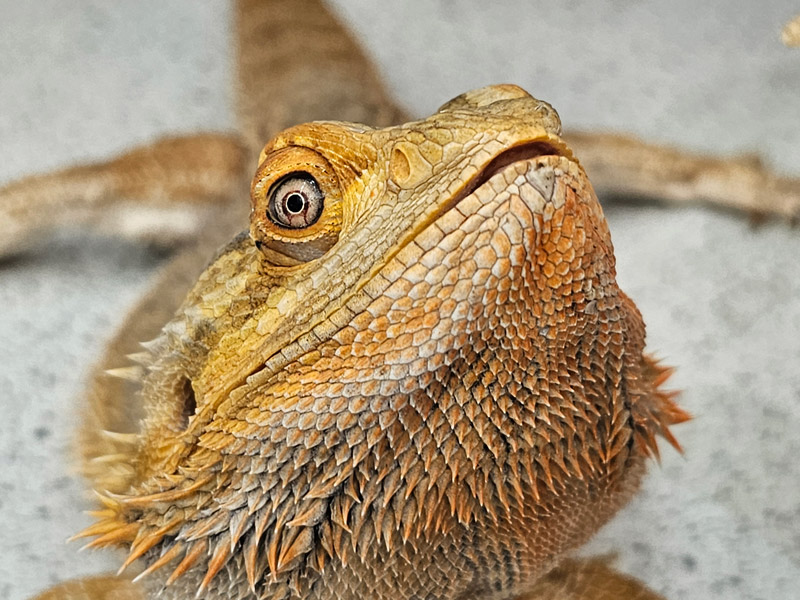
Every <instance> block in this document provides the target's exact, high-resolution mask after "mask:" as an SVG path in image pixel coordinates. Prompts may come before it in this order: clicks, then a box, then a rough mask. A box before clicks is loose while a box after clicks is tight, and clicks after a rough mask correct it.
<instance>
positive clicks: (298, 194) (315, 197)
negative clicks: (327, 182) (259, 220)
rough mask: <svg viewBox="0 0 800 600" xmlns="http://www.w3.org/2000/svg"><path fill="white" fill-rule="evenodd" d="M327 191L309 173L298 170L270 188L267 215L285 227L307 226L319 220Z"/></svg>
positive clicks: (298, 227) (301, 227) (297, 227)
mask: <svg viewBox="0 0 800 600" xmlns="http://www.w3.org/2000/svg"><path fill="white" fill-rule="evenodd" d="M324 205H325V195H324V194H323V193H322V191H321V190H320V188H319V183H318V182H317V180H316V179H314V178H313V177H312V176H311V175H310V174H308V173H305V172H303V171H297V172H294V173H290V174H289V175H286V176H285V177H284V178H283V179H280V180H278V182H277V183H275V185H273V186H272V188H271V189H270V192H269V205H268V208H267V217H268V218H269V219H270V220H271V221H272V222H273V223H275V224H276V225H278V226H280V227H285V228H286V229H304V228H306V227H309V226H311V225H313V224H314V223H316V222H317V220H319V218H320V215H321V214H322V210H323V208H324Z"/></svg>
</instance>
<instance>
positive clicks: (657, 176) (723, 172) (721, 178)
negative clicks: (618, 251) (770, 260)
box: [564, 132, 800, 221]
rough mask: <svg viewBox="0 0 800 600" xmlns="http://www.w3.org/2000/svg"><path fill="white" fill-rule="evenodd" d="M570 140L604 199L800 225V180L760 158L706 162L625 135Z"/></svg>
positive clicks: (572, 137) (570, 136)
mask: <svg viewBox="0 0 800 600" xmlns="http://www.w3.org/2000/svg"><path fill="white" fill-rule="evenodd" d="M564 137H565V139H566V140H567V143H568V144H569V145H570V147H572V149H573V150H575V153H576V154H577V156H580V160H581V164H582V165H583V166H584V168H585V169H586V172H587V174H588V175H589V178H590V179H591V181H592V185H593V186H594V188H595V189H596V190H597V192H598V194H599V195H601V197H602V195H603V194H608V195H612V196H624V197H644V198H649V199H655V200H663V201H666V202H670V203H675V204H697V203H705V204H708V205H710V206H715V207H718V208H723V209H732V210H737V211H743V212H745V213H749V214H751V215H754V216H775V217H779V218H782V219H788V220H790V221H796V220H798V219H800V178H791V177H781V176H779V175H777V174H776V173H774V172H773V171H771V170H769V169H768V168H766V167H765V166H764V165H763V164H762V163H761V161H760V160H759V159H758V158H757V157H730V158H719V157H710V156H700V155H697V154H692V153H690V152H686V151H681V150H678V149H675V148H669V147H666V146H659V145H656V144H648V143H646V142H643V141H641V140H638V139H636V138H633V137H627V136H622V135H612V134H602V133H578V132H570V133H568V134H565V136H564Z"/></svg>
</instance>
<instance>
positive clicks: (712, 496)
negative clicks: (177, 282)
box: [0, 0, 800, 600]
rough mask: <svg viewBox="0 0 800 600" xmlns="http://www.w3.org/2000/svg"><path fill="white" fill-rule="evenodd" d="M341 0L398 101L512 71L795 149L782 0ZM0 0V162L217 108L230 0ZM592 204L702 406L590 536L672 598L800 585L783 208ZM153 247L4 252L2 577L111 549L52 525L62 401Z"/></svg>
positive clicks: (571, 115)
mask: <svg viewBox="0 0 800 600" xmlns="http://www.w3.org/2000/svg"><path fill="white" fill-rule="evenodd" d="M336 4H337V6H338V7H339V9H340V12H341V14H342V15H344V16H345V17H346V18H348V19H349V20H350V21H352V24H353V26H354V27H355V29H356V30H357V31H358V34H359V36H360V37H361V38H362V39H363V41H364V43H365V44H366V45H367V46H368V48H369V51H370V52H371V53H372V54H373V55H374V56H375V57H376V59H377V61H378V62H379V64H380V67H381V69H382V71H383V72H384V73H385V75H386V77H387V79H388V81H389V84H390V86H391V88H392V90H393V91H394V92H395V93H396V94H397V96H398V97H399V98H402V99H403V100H404V102H405V103H406V104H407V106H408V107H409V109H410V110H412V111H413V112H415V113H417V114H424V113H427V112H429V111H431V110H433V109H434V108H435V107H436V106H438V105H439V104H441V103H442V102H444V101H445V100H447V99H448V98H450V97H452V96H454V95H456V94H458V93H460V92H462V91H464V90H466V89H470V88H475V87H479V86H481V85H485V84H487V83H491V82H501V81H508V82H514V83H518V84H520V85H523V86H524V87H526V88H527V89H528V90H529V91H531V92H532V93H533V94H534V95H537V96H539V97H541V98H543V99H546V100H548V101H550V102H552V103H553V104H554V105H555V106H556V107H557V108H558V110H559V112H560V113H561V116H562V119H563V121H564V122H565V124H566V125H567V126H569V127H573V128H577V127H581V128H605V129H614V130H622V131H629V132H634V133H637V134H640V135H642V136H643V137H646V138H649V139H652V140H660V141H664V142H673V143H680V144H682V145H684V146H687V147H691V148H695V149H702V150H709V151H716V152H739V153H758V154H760V155H762V156H763V157H764V158H765V159H767V160H768V161H769V162H770V163H771V164H773V165H775V166H776V167H777V168H779V169H781V170H784V171H785V172H794V173H795V174H796V175H800V50H794V51H793V50H789V49H786V48H784V47H782V46H781V45H780V44H779V42H778V31H779V29H780V26H781V24H782V23H783V22H784V21H786V20H787V19H788V18H789V17H790V16H791V15H792V14H793V12H796V11H797V9H798V7H797V5H796V3H793V2H791V1H790V0H772V1H768V2H759V3H755V2H748V1H746V0H737V1H736V2H733V1H728V2H722V1H715V2H706V3H698V2H694V1H689V0H680V1H675V2H668V3H667V2H657V1H655V0H648V1H642V2H636V3H627V2H618V1H614V0H601V1H599V0H595V1H593V2H588V1H586V2H570V3H555V2H549V3H544V2H538V1H530V2H526V1H524V0H518V1H514V2H503V3H484V2H467V1H462V2H456V1H454V0H439V1H437V2H421V1H415V2H404V3H399V2H398V3H376V2H370V1H369V0H338V1H337V2H336ZM0 15H2V19H1V20H0V154H1V155H2V157H3V158H2V161H0V183H2V182H7V181H10V180H12V179H14V178H17V177H20V176H23V175H25V174H29V173H34V172H41V171H46V170H48V169H51V168H54V167H57V166H62V165H66V164H71V163H74V162H77V161H86V160H90V159H97V158H101V157H106V156H109V155H110V154H111V153H113V152H115V151H119V150H121V149H124V148H127V147H129V146H132V145H135V144H138V143H142V142H145V141H148V140H151V139H153V138H154V137H156V136H158V135H159V134H163V133H166V132H173V133H174V132H190V131H194V130H198V129H207V130H208V129H217V130H219V129H229V128H231V127H232V123H233V117H232V109H231V93H230V88H231V81H232V76H231V68H232V54H231V52H230V48H229V37H230V30H229V23H230V8H229V6H228V5H227V3H224V2H204V3H202V4H198V3H195V2H192V1H190V0H183V1H181V2H171V3H162V2H158V1H156V0H147V1H144V2H137V3H118V4H117V5H116V6H115V7H113V8H111V7H110V5H109V4H108V3H105V2H101V1H99V0H96V1H92V2H83V3H72V4H66V3H61V2H55V1H49V0H48V1H44V0H40V1H39V2H34V3H22V2H19V1H17V0H0ZM243 201H245V200H244V199H243ZM607 212H608V214H609V218H610V222H611V228H612V233H613V235H614V241H615V245H616V248H617V256H618V259H619V274H620V280H621V283H622V284H623V286H624V288H625V290H626V291H627V292H628V293H629V294H630V295H631V296H632V297H633V298H634V299H635V300H636V301H637V303H638V304H639V307H640V308H641V310H642V312H643V314H644V316H645V320H646V321H647V323H648V325H649V345H650V348H651V349H652V350H653V351H654V352H656V353H657V354H658V355H659V356H660V357H662V358H663V359H664V360H665V361H666V362H668V363H671V364H673V365H676V366H677V367H678V372H677V374H676V376H675V377H674V386H676V387H678V388H681V389H683V390H685V392H684V393H683V395H682V397H681V403H682V404H683V405H684V406H685V407H686V408H687V409H688V410H689V411H691V412H692V413H693V414H694V415H695V417H696V418H695V420H694V421H693V422H691V423H689V424H686V425H683V426H681V427H679V428H677V429H676V434H677V435H678V437H679V439H680V441H681V443H682V444H683V445H684V447H685V448H686V454H685V456H683V457H681V456H679V455H677V454H676V453H675V452H673V451H671V450H669V449H665V450H664V456H663V460H662V464H661V466H660V467H659V466H657V465H653V468H652V469H651V473H650V476H649V478H648V480H647V482H646V485H645V488H644V490H643V493H642V494H641V495H640V496H639V497H638V498H637V499H636V500H635V501H634V502H633V503H632V505H631V506H629V507H628V508H627V509H626V510H625V511H624V512H623V513H621V514H620V515H619V516H618V517H617V518H616V520H615V521H614V522H613V523H612V524H610V525H609V526H608V527H607V528H605V529H604V530H603V531H602V532H601V533H600V534H599V535H598V536H597V538H596V539H595V541H594V542H593V543H592V545H591V548H590V551H592V552H609V551H615V552H617V553H618V564H619V566H620V567H621V568H623V569H624V570H626V571H627V572H629V573H632V574H635V575H636V576H638V577H640V578H641V579H643V580H645V581H646V582H648V583H649V584H650V585H651V586H653V587H654V588H655V589H657V590H659V591H660V592H662V593H664V594H665V595H666V596H667V597H669V598H672V599H677V598H686V599H698V600H699V599H703V600H705V599H720V600H721V599H726V600H727V599H731V598H742V599H750V598H753V599H756V598H769V599H770V600H776V599H782V598H785V599H789V598H797V597H798V591H797V590H798V589H800V461H798V460H797V457H798V456H800V434H799V433H798V432H800V408H798V404H800V369H798V360H799V359H800V335H799V334H800V260H798V257H800V231H798V230H797V229H791V228H790V227H788V226H787V225H785V224H783V223H774V222H770V223H766V224H764V225H761V226H759V227H758V228H755V229H754V228H752V227H751V226H750V225H749V224H748V223H747V222H746V220H745V219H744V218H741V217H740V216H735V215H729V214H720V213H716V212H713V211H709V210H705V209H701V208H697V209H680V210H677V209H668V208H663V207H652V206H650V207H646V208H631V207H610V208H609V209H608V211H607ZM159 263H160V259H159V258H158V257H156V256H153V255H152V254H150V253H148V251H147V250H146V249H143V248H140V247H137V246H135V245H131V244H127V243H120V242H115V241H114V240H100V239H92V240H86V239H82V238H70V237H64V238H61V239H59V240H58V241H57V242H54V243H52V244H47V245H46V246H43V247H41V248H38V249H37V250H36V251H35V252H33V253H31V254H29V255H27V256H25V257H22V258H20V259H17V260H14V261H11V262H6V263H2V264H0V342H1V343H0V390H2V391H0V464H2V468H0V531H2V532H3V535H2V538H1V539H0V598H8V599H11V600H21V599H23V598H26V597H28V596H29V595H30V594H32V593H34V592H36V591H38V590H41V589H43V588H44V587H46V586H47V585H49V584H52V583H54V582H56V581H59V580H62V579H65V578H68V577H72V576H75V575H79V574H86V573H95V572H98V571H101V570H104V569H109V568H111V567H112V566H113V565H114V560H110V559H109V558H108V557H107V556H106V555H102V554H92V553H86V554H81V555H78V554H77V552H76V550H77V546H78V545H77V544H71V545H66V544H65V543H64V540H65V539H66V538H67V537H68V536H69V535H71V534H72V533H74V532H76V531H78V530H79V529H81V528H82V527H83V526H84V525H86V524H87V523H88V518H87V517H86V516H84V515H83V514H82V512H81V511H83V510H86V509H87V508H89V506H90V503H89V501H88V499H87V496H86V494H85V491H84V489H83V487H82V483H81V481H80V480H79V479H78V478H76V477H75V476H74V475H73V472H74V470H73V469H72V467H71V464H72V452H71V442H72V439H73V437H72V435H73V432H74V430H75V428H76V419H77V412H76V406H77V405H78V402H79V398H80V392H81V388H82V385H83V381H84V377H85V376H86V374H87V371H88V368H89V366H90V365H91V364H92V360H93V358H94V357H95V356H97V355H98V353H99V351H100V349H101V348H102V345H103V342H104V340H105V339H106V338H108V336H109V335H110V334H111V332H112V331H113V328H114V325H115V324H116V323H118V322H119V321H120V320H121V315H122V314H123V313H124V311H125V310H126V308H127V307H128V306H130V305H131V303H132V302H133V301H134V299H135V298H136V297H137V295H138V294H140V293H141V292H142V291H143V290H144V289H145V288H146V286H147V284H148V282H149V281H150V280H151V279H152V277H153V275H154V273H155V270H156V268H157V267H158V265H159Z"/></svg>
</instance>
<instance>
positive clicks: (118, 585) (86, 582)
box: [33, 575, 144, 600]
mask: <svg viewBox="0 0 800 600" xmlns="http://www.w3.org/2000/svg"><path fill="white" fill-rule="evenodd" d="M33 600H144V592H143V591H142V589H141V588H140V587H139V586H138V585H136V584H135V583H133V582H131V580H130V579H125V578H122V577H116V576H114V575H100V576H97V577H86V578H83V579H75V580H73V581H67V582H64V583H60V584H58V585H56V586H54V587H51V588H49V589H48V590H47V591H46V592H42V593H41V594H39V595H38V596H36V597H35V598H33Z"/></svg>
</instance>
